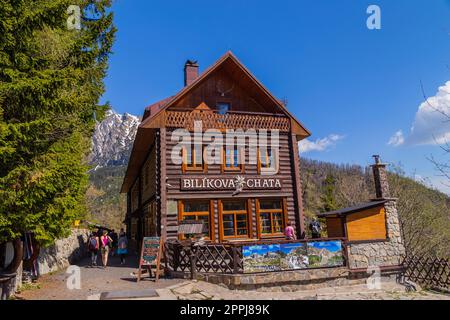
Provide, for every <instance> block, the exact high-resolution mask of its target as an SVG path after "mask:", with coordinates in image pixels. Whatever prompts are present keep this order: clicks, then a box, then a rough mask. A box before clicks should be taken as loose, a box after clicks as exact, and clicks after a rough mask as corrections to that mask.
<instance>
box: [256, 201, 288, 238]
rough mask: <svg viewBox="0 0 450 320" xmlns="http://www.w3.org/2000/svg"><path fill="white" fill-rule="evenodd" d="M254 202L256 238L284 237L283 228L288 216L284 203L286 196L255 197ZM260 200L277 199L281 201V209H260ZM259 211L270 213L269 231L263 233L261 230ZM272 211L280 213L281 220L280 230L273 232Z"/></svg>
mask: <svg viewBox="0 0 450 320" xmlns="http://www.w3.org/2000/svg"><path fill="white" fill-rule="evenodd" d="M255 200H256V201H255V204H256V223H257V231H258V238H259V239H262V238H280V237H284V230H285V228H286V226H287V222H288V217H287V204H286V198H257V199H255ZM261 201H279V202H280V203H281V209H261ZM261 213H270V224H271V233H263V232H262V226H261ZM273 213H281V214H282V217H281V220H282V222H283V225H282V227H281V232H279V233H274V232H273V228H274V224H273V220H274V219H273V217H272V215H273Z"/></svg>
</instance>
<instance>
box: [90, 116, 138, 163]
mask: <svg viewBox="0 0 450 320" xmlns="http://www.w3.org/2000/svg"><path fill="white" fill-rule="evenodd" d="M140 122H141V119H140V118H139V117H137V116H134V115H131V114H129V113H124V114H118V113H117V112H115V111H112V110H110V111H108V113H107V114H106V117H105V119H104V120H103V121H102V122H99V123H98V124H97V125H96V127H95V131H94V136H93V138H92V154H91V156H90V159H89V160H90V163H91V164H92V165H95V166H96V169H97V168H99V167H115V166H126V164H127V163H128V157H129V156H130V152H131V148H132V147H133V141H134V137H135V135H136V131H137V128H138V126H139V124H140Z"/></svg>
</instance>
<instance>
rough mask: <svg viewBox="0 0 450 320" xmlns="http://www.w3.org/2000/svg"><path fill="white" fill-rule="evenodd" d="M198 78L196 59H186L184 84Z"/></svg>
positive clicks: (186, 84)
mask: <svg viewBox="0 0 450 320" xmlns="http://www.w3.org/2000/svg"><path fill="white" fill-rule="evenodd" d="M197 78H198V64H197V61H194V60H188V61H186V64H185V65H184V86H188V85H190V84H191V83H192V82H194V81H195V79H197Z"/></svg>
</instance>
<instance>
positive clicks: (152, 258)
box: [138, 237, 162, 281]
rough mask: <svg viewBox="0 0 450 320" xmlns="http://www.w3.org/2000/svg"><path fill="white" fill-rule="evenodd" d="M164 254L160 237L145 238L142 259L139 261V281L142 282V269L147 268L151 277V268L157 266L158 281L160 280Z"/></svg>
mask: <svg viewBox="0 0 450 320" xmlns="http://www.w3.org/2000/svg"><path fill="white" fill-rule="evenodd" d="M161 253H162V241H161V238H160V237H145V238H144V239H143V240H142V248H141V257H140V259H139V274H138V281H140V280H141V271H142V267H143V266H146V267H147V268H148V270H149V273H150V275H151V266H152V265H156V280H158V279H159V267H160V262H161V261H160V260H161V255H162V254H161Z"/></svg>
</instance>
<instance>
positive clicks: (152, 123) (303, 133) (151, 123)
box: [140, 51, 311, 140]
mask: <svg viewBox="0 0 450 320" xmlns="http://www.w3.org/2000/svg"><path fill="white" fill-rule="evenodd" d="M226 63H232V64H233V65H235V66H236V67H237V69H238V70H239V71H240V72H241V73H242V75H243V76H244V77H247V78H248V79H249V80H250V81H252V82H253V83H254V84H255V85H256V87H257V88H258V89H259V90H260V92H261V93H262V94H263V95H265V96H266V97H267V98H268V99H270V100H271V101H272V102H273V103H274V104H275V105H276V106H277V107H279V109H280V111H281V112H282V113H284V114H285V115H286V116H288V117H289V118H290V119H291V122H292V127H293V132H294V133H295V134H296V135H297V137H298V138H299V140H301V139H304V138H307V137H309V136H310V135H311V133H310V132H309V131H308V129H306V128H305V127H304V126H303V124H301V123H300V121H298V120H297V119H296V118H295V117H294V116H293V115H292V114H291V113H290V112H289V111H288V110H287V109H286V107H285V106H284V105H283V103H281V101H280V100H278V99H276V98H275V97H274V96H273V95H272V94H271V93H270V92H269V90H267V89H266V87H264V85H263V84H262V83H261V82H260V81H258V80H257V79H256V77H255V76H254V75H253V74H252V73H251V72H250V71H249V70H248V69H247V68H246V67H245V66H244V65H243V64H242V63H241V62H240V61H239V60H238V58H236V56H235V55H234V54H233V53H232V52H231V51H228V52H227V53H225V54H224V55H223V56H222V57H221V58H220V59H219V60H217V61H216V62H215V63H214V64H213V65H212V66H210V67H209V68H208V69H206V70H205V71H204V72H203V73H202V74H201V75H200V76H199V77H198V78H197V79H196V80H195V81H193V82H192V83H191V84H190V85H188V86H186V87H184V88H183V89H182V90H181V91H180V92H179V93H178V94H176V95H175V96H173V97H171V98H168V99H165V100H163V101H164V103H162V104H160V105H158V108H159V110H155V111H156V113H154V114H152V115H151V116H150V117H147V118H145V120H144V121H142V123H141V125H140V127H142V128H157V127H160V126H161V123H163V122H162V121H158V119H159V117H162V116H163V111H164V110H167V109H168V108H170V107H171V106H173V105H175V104H176V103H177V102H178V101H180V100H181V99H182V98H183V97H184V96H185V95H187V94H188V93H189V92H191V91H192V90H193V89H195V88H196V87H197V86H198V85H199V84H200V83H202V82H203V81H204V80H205V79H206V78H207V77H208V76H209V75H210V74H212V73H213V72H215V71H216V70H217V69H218V68H219V67H221V66H223V65H225V64H226Z"/></svg>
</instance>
